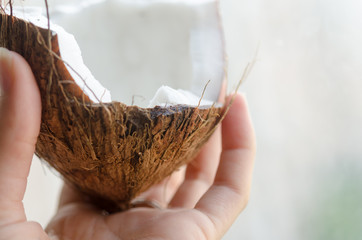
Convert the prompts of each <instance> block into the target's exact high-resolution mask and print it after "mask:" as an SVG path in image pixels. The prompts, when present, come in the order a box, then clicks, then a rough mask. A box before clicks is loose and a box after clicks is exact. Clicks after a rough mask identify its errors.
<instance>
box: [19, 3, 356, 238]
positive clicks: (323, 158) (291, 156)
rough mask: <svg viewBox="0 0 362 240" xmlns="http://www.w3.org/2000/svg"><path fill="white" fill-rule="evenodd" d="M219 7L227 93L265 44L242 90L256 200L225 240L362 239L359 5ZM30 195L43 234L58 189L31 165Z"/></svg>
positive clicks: (32, 215) (32, 211) (29, 208)
mask: <svg viewBox="0 0 362 240" xmlns="http://www.w3.org/2000/svg"><path fill="white" fill-rule="evenodd" d="M41 2H42V1H32V4H34V3H39V4H40V3H41ZM54 2H55V1H49V3H50V4H53V3H54ZM63 2H64V1H63ZM220 2H221V11H222V16H223V23H224V27H225V35H226V43H227V53H228V56H229V71H228V72H229V81H230V82H229V87H230V89H232V88H233V87H234V86H235V84H236V82H237V81H238V79H239V77H240V76H241V73H242V71H243V69H244V67H245V66H246V64H247V62H248V61H250V60H251V59H252V58H253V55H254V53H255V51H256V49H257V46H258V44H259V43H260V49H259V56H258V61H257V64H256V65H255V68H254V69H253V72H252V74H251V75H250V77H249V78H248V80H247V81H246V82H245V83H244V84H243V86H242V88H241V91H242V92H245V93H246V95H247V97H248V100H249V104H250V108H251V113H252V117H253V120H254V123H255V128H256V133H257V140H258V153H257V159H256V167H255V172H254V183H253V190H252V195H251V199H250V203H249V205H248V207H247V209H246V210H245V211H244V212H243V213H242V214H241V215H240V217H239V218H238V220H237V221H236V223H235V224H234V225H233V227H232V228H231V230H230V231H229V232H228V233H227V234H226V236H225V238H224V239H227V240H237V239H257V240H264V239H276V240H277V239H278V240H283V239H286V240H289V239H328V240H329V239H347V240H348V239H351V240H352V239H353V240H354V239H362V230H361V226H362V204H361V202H362V174H361V173H362V171H361V170H362V146H361V145H362V127H361V123H362V66H361V65H362V47H361V46H362V17H361V16H362V14H361V13H362V2H361V1H359V0H345V1H338V0H274V1H268V0H253V1H251V0H243V1H241V0H239V1H237V0H221V1H220ZM43 165H44V164H43ZM28 186H29V187H28V189H27V193H26V197H25V200H24V202H25V208H26V212H27V215H28V218H29V219H31V220H36V221H39V222H40V223H41V224H43V225H46V222H47V221H48V220H49V219H50V217H51V215H52V214H53V212H54V211H55V207H56V199H57V196H58V192H59V186H60V180H59V178H57V177H55V176H54V174H53V173H51V172H49V171H48V170H47V167H46V166H42V164H41V163H40V162H39V160H38V159H35V160H34V162H33V166H32V170H31V173H30V177H29V185H28Z"/></svg>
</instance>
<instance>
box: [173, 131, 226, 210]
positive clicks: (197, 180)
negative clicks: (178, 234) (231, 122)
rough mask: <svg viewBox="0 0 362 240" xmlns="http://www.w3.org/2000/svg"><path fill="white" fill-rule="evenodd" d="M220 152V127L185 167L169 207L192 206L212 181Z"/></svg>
mask: <svg viewBox="0 0 362 240" xmlns="http://www.w3.org/2000/svg"><path fill="white" fill-rule="evenodd" d="M220 152H221V129H220V128H218V129H217V130H216V131H215V133H214V134H213V136H212V137H211V138H210V139H209V141H208V142H207V143H206V144H205V146H204V147H203V148H202V150H201V151H200V153H199V154H198V156H197V157H196V158H195V160H193V161H192V162H191V163H190V164H189V165H188V166H187V169H186V174H185V180H184V182H183V183H182V185H181V186H180V188H179V189H178V190H177V192H176V194H175V196H174V198H173V199H172V201H171V203H170V207H182V208H194V207H195V204H196V203H197V202H198V201H199V200H200V197H201V196H202V195H203V194H204V193H205V192H206V191H207V189H208V188H209V187H210V186H211V184H212V183H213V181H214V178H215V173H216V169H217V167H218V165H219V159H220Z"/></svg>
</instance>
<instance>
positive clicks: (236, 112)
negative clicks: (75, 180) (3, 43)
mask: <svg viewBox="0 0 362 240" xmlns="http://www.w3.org/2000/svg"><path fill="white" fill-rule="evenodd" d="M0 83H1V86H2V88H3V92H4V93H3V94H2V96H1V98H0V240H1V239H10V240H15V239H41V240H43V239H59V240H76V239H87V240H92V239H107V240H113V239H220V238H221V237H222V236H223V235H224V233H225V232H226V231H227V230H228V229H229V227H230V226H231V224H232V223H233V222H234V221H235V219H236V217H237V216H238V215H239V213H240V212H241V211H242V210H243V209H244V208H245V206H246V204H247V201H248V198H249V192H250V186H251V179H252V170H253V161H254V155H255V137H254V131H253V128H252V124H251V120H250V117H249V113H248V109H247V104H246V101H245V98H244V97H243V96H241V95H237V96H236V98H235V102H234V104H233V105H232V107H231V109H230V111H229V113H228V114H227V116H226V118H225V119H224V121H223V123H222V129H218V130H217V131H216V132H215V134H214V135H213V136H212V138H211V139H210V140H209V142H208V143H207V144H206V145H205V146H204V147H203V149H202V150H201V152H200V154H199V155H198V157H197V158H196V159H194V161H193V162H192V163H191V164H189V165H188V166H187V167H186V168H184V169H183V170H180V171H178V172H175V173H174V174H173V175H172V176H171V177H169V179H167V180H165V181H163V182H162V183H160V184H158V185H156V186H154V187H152V188H151V189H149V190H148V191H147V192H145V193H143V194H142V196H140V199H143V200H147V201H152V202H157V203H159V205H160V206H162V207H163V208H162V209H157V208H149V207H141V206H140V207H137V208H133V209H130V210H128V211H125V212H119V213H114V214H111V215H107V214H104V212H102V211H101V210H99V209H97V208H96V207H95V206H93V205H92V204H90V203H89V202H87V201H86V200H84V199H85V198H84V196H82V195H81V194H80V193H78V192H76V191H75V190H73V189H72V188H71V187H69V186H67V185H65V186H64V188H63V191H62V194H61V198H60V202H59V209H58V212H57V213H56V215H55V216H54V218H53V219H52V221H51V222H50V223H49V225H48V227H47V229H46V231H45V230H43V229H42V228H41V226H40V225H39V224H37V223H34V222H28V221H27V220H26V216H25V213H24V207H23V204H22V199H23V197H24V192H25V188H26V181H27V176H28V173H29V168H30V163H31V159H32V155H33V152H34V149H35V143H36V139H37V135H38V134H39V126H40V115H41V103H40V96H39V90H38V88H37V85H36V82H35V79H34V77H33V75H32V72H31V69H30V68H29V66H28V65H27V63H26V62H25V60H24V59H23V58H22V57H20V56H19V55H17V54H15V53H13V52H9V51H7V50H4V49H0ZM229 100H230V98H229Z"/></svg>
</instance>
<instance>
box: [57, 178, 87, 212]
mask: <svg viewBox="0 0 362 240" xmlns="http://www.w3.org/2000/svg"><path fill="white" fill-rule="evenodd" d="M83 201H85V199H84V196H83V195H82V194H81V193H80V192H79V191H77V190H76V189H74V188H73V187H71V186H69V184H68V183H64V185H63V188H62V192H61V193H60V198H59V204H58V209H59V208H61V207H63V206H65V205H67V204H70V203H75V202H83Z"/></svg>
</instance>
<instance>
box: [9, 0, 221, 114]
mask: <svg viewBox="0 0 362 240" xmlns="http://www.w3.org/2000/svg"><path fill="white" fill-rule="evenodd" d="M83 3H84V2H83ZM14 15H16V16H17V17H20V18H23V19H25V20H28V21H30V22H32V23H33V24H35V25H37V26H39V27H43V28H47V24H48V21H47V18H46V17H45V16H44V15H45V14H44V8H43V9H42V10H40V8H29V7H21V8H19V9H18V11H16V12H15V14H14ZM41 15H43V17H42V16H41ZM50 16H51V21H52V23H51V30H52V31H54V32H56V33H57V35H58V41H59V48H60V54H61V57H62V59H63V60H64V61H65V63H66V67H67V68H68V71H69V72H70V73H71V75H72V77H73V78H74V80H75V81H76V83H77V84H78V85H79V86H80V87H81V89H83V91H84V93H85V94H86V95H88V96H89V97H90V99H91V100H93V101H94V102H99V101H102V102H111V101H112V100H113V101H119V102H123V103H125V104H128V105H137V106H140V107H154V106H157V105H158V106H170V105H175V104H187V105H191V106H197V105H199V101H200V99H201V95H202V94H203V93H204V95H203V97H202V100H201V102H200V105H201V106H209V105H212V104H213V103H215V102H217V100H218V97H219V94H220V89H221V86H222V82H223V80H224V78H225V72H224V71H225V68H226V62H225V54H224V42H223V33H222V30H221V23H220V17H219V13H218V4H217V1H216V0H193V1H191V0H187V1H182V0H172V1H171V0H169V1H167V0H132V1H130V0H104V1H101V0H100V1H89V2H88V4H75V5H67V6H65V5H63V6H62V5H61V6H57V8H52V10H51V12H50ZM60 26H62V27H60ZM64 29H65V30H64ZM67 32H70V33H72V34H73V35H72V34H69V33H67ZM78 44H79V46H80V47H79V46H78ZM80 49H81V50H82V52H81V50H80ZM83 60H84V62H83ZM86 65H87V66H88V67H89V68H90V69H92V73H93V74H94V76H93V75H92V73H91V72H90V70H89V69H88V68H87V67H86ZM96 78H97V79H100V80H101V82H102V84H103V85H104V86H105V87H103V86H102V85H101V84H100V83H99V82H98V81H97V80H96ZM208 82H209V84H208V85H207V83H208ZM206 85H207V87H206V90H205V92H204V89H205V86H206ZM106 88H108V89H110V90H112V98H111V95H110V92H109V91H108V90H107V89H106ZM176 89H177V90H176ZM182 89H184V90H182ZM155 93H156V94H155Z"/></svg>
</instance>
